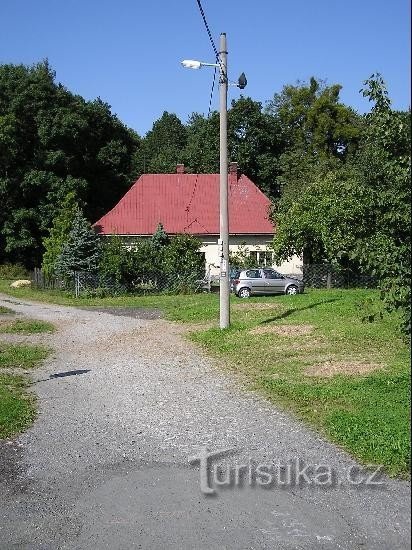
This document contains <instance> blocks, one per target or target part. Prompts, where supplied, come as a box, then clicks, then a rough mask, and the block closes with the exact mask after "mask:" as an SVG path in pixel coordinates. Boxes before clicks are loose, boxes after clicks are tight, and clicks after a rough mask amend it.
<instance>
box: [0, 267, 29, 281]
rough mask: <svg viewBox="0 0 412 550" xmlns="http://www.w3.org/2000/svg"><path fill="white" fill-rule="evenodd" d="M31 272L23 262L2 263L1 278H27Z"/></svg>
mask: <svg viewBox="0 0 412 550" xmlns="http://www.w3.org/2000/svg"><path fill="white" fill-rule="evenodd" d="M28 277H29V272H28V271H27V269H25V268H24V267H23V266H22V265H21V264H3V265H0V279H6V280H10V279H27V278H28Z"/></svg>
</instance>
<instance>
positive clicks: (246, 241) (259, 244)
mask: <svg viewBox="0 0 412 550" xmlns="http://www.w3.org/2000/svg"><path fill="white" fill-rule="evenodd" d="M199 238H200V239H201V241H202V242H203V246H202V247H201V248H200V251H201V252H203V253H204V254H205V259H206V269H209V267H210V273H211V274H212V275H218V274H219V261H220V260H219V248H218V243H217V241H218V237H213V236H208V235H205V236H201V237H199ZM271 243H272V239H270V240H269V239H268V238H267V237H266V236H259V235H240V236H233V235H232V236H231V237H230V239H229V250H230V252H233V253H236V252H237V251H238V249H239V247H242V246H243V245H244V246H245V247H246V248H247V249H248V251H249V252H265V251H266V250H268V251H270V244H271ZM302 265H303V261H302V258H300V257H299V256H293V257H292V258H291V259H290V260H289V261H287V262H283V263H281V264H280V265H276V264H273V265H272V267H273V268H275V269H277V270H278V271H279V272H280V273H283V274H285V275H301V274H302Z"/></svg>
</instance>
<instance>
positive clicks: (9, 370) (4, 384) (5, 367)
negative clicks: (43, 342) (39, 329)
mask: <svg viewBox="0 0 412 550" xmlns="http://www.w3.org/2000/svg"><path fill="white" fill-rule="evenodd" d="M48 354H49V350H48V349H47V348H45V347H43V346H31V345H30V346H29V345H23V344H16V345H14V344H5V343H3V342H0V439H3V438H6V437H11V436H14V435H16V434H17V433H19V432H21V431H23V430H24V429H25V428H27V427H28V426H29V425H30V424H31V423H32V421H33V419H34V418H35V416H36V403H35V398H34V396H33V395H32V394H30V393H28V392H27V388H28V386H29V383H30V382H29V380H28V378H27V377H26V376H23V373H22V374H16V372H15V371H16V370H19V369H24V370H26V369H32V368H34V367H36V366H37V365H38V364H39V363H40V362H41V361H43V360H44V359H45V358H46V357H47V356H48Z"/></svg>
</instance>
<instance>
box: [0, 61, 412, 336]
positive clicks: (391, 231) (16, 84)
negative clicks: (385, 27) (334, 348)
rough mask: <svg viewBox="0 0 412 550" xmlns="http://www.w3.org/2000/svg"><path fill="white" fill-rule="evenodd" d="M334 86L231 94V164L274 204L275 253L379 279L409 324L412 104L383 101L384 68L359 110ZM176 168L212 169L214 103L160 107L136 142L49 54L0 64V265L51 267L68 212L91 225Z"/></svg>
mask: <svg viewBox="0 0 412 550" xmlns="http://www.w3.org/2000/svg"><path fill="white" fill-rule="evenodd" d="M340 90H341V86H340V85H339V84H332V85H327V84H326V83H325V82H322V81H320V80H317V79H315V78H311V79H310V81H309V82H298V83H296V84H294V85H285V86H284V87H283V89H282V90H281V91H280V92H278V93H275V94H274V96H273V97H272V98H271V99H270V100H269V101H268V102H267V103H266V104H265V105H263V104H262V103H260V102H258V101H254V100H253V99H251V98H250V97H240V98H239V99H238V100H234V101H232V104H231V106H230V110H229V114H228V126H229V133H228V155H229V159H230V160H231V161H236V162H237V163H238V165H239V168H240V170H241V172H243V173H244V174H246V175H247V176H249V177H250V178H251V179H252V180H253V181H254V182H255V183H256V184H257V185H258V187H260V189H262V190H263V191H264V192H265V193H266V194H267V195H268V196H269V197H270V198H271V200H272V204H273V208H272V215H273V221H274V223H275V225H276V236H275V239H274V251H275V253H276V256H277V258H278V259H279V260H281V259H285V258H287V257H290V256H291V255H292V254H295V253H297V254H303V256H304V259H305V261H306V262H328V263H333V264H334V265H335V266H336V267H337V268H339V267H342V268H346V267H348V266H350V267H351V268H352V269H359V270H360V271H362V270H364V271H369V272H371V273H373V274H375V275H376V276H377V277H378V279H379V280H380V284H381V289H382V293H383V297H384V299H385V300H386V302H385V303H386V305H387V306H388V307H389V308H395V309H400V311H401V312H402V315H403V322H404V326H406V327H407V326H409V327H410V306H407V305H406V304H407V302H408V301H409V297H410V290H408V289H409V288H410V268H409V265H410V208H409V201H410V153H409V151H410V111H408V112H398V111H394V110H393V109H392V108H391V103H390V100H389V97H388V92H387V90H386V88H385V84H384V82H383V80H382V78H381V76H380V75H372V77H371V78H369V79H368V80H367V81H365V83H364V87H363V89H362V90H361V92H362V93H363V95H364V96H366V97H368V98H369V100H370V101H371V102H372V108H371V111H370V113H368V114H367V115H359V114H358V113H357V112H355V111H354V110H353V109H352V108H351V107H348V106H346V105H344V104H343V103H342V102H341V101H340V97H339V96H340ZM179 163H184V164H185V167H186V170H187V171H188V172H192V173H197V172H199V173H210V172H212V173H216V172H218V170H219V115H218V113H217V112H212V113H211V114H210V116H208V117H206V116H203V115H201V114H198V113H194V114H193V115H192V116H191V117H190V118H189V120H188V121H187V122H186V123H184V122H182V121H181V120H180V119H179V118H178V117H177V116H176V115H175V114H172V113H168V112H164V113H163V115H162V116H161V117H160V118H159V120H157V121H155V122H154V124H153V127H152V129H151V130H150V131H149V132H147V134H146V135H145V136H143V137H140V136H138V135H137V133H136V132H134V131H133V130H131V129H130V128H127V127H126V126H125V125H124V124H123V123H122V122H121V121H120V120H119V119H118V118H117V117H116V116H115V115H113V114H112V113H111V110H110V106H109V105H107V104H106V103H104V102H103V101H101V100H100V99H96V100H94V101H85V100H84V99H83V98H82V97H80V96H78V95H75V94H73V93H71V92H70V91H69V90H67V89H66V88H65V87H64V86H62V85H61V84H58V83H56V81H55V73H54V72H53V70H52V69H51V67H50V66H49V64H48V62H47V61H45V62H42V63H39V64H37V65H34V66H31V67H27V66H23V65H1V66H0V202H1V209H0V263H4V262H6V261H7V262H13V263H17V262H20V263H22V264H24V265H25V266H27V267H32V266H34V265H40V263H41V262H42V256H43V252H44V250H45V247H46V264H47V254H49V255H50V254H52V255H53V254H54V253H55V252H53V246H56V244H55V242H54V241H53V239H56V235H57V233H58V232H59V231H60V233H59V235H60V237H59V238H60V241H59V239H57V241H58V242H59V243H60V244H59V246H58V247H57V249H58V250H59V251H60V252H61V246H62V242H61V241H62V240H64V235H65V232H64V231H63V230H62V229H61V228H62V227H63V226H64V227H66V229H67V227H68V226H69V225H70V224H71V223H72V221H73V220H72V219H71V218H70V215H69V214H70V212H73V211H74V210H76V208H80V209H81V211H82V212H83V213H84V215H85V216H86V219H87V220H88V221H89V222H91V223H93V222H94V221H96V220H97V219H98V218H99V217H100V216H101V215H102V214H104V213H105V212H107V211H108V210H109V209H110V208H112V207H113V206H114V205H115V203H116V202H117V201H118V200H119V199H120V197H121V196H122V195H123V194H124V193H125V191H126V190H127V189H128V188H129V187H130V186H131V184H132V183H133V182H134V181H135V180H136V179H137V178H138V177H139V175H140V174H143V173H170V172H171V173H173V172H175V169H176V164H179ZM65 205H66V206H65ZM65 209H66V210H65ZM73 209H74V210H73ZM56 220H57V222H56ZM56 223H57V229H56ZM59 224H60V225H59ZM59 227H60V229H59ZM53 228H54V229H53ZM50 231H52V232H53V231H54V233H53V239H52V243H50V241H47V239H50V238H51V233H50ZM56 231H57V233H56ZM62 231H63V232H62ZM66 237H67V234H66ZM57 241H56V242H57ZM53 243H54V244H53ZM50 244H52V245H53V246H52V247H51V248H50ZM59 247H60V248H59ZM57 249H56V250H57ZM60 252H59V253H60ZM408 308H409V309H408Z"/></svg>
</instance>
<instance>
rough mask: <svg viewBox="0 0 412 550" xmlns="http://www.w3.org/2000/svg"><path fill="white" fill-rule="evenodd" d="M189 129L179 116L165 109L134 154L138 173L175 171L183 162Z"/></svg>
mask: <svg viewBox="0 0 412 550" xmlns="http://www.w3.org/2000/svg"><path fill="white" fill-rule="evenodd" d="M186 142H187V130H186V127H185V126H184V124H183V123H182V122H181V120H180V119H179V117H177V116H176V115H175V114H173V113H168V112H167V111H165V112H164V113H163V115H162V116H161V117H160V118H159V119H158V120H157V121H156V122H155V123H154V124H153V128H152V129H151V130H150V131H149V132H147V134H146V136H145V137H144V139H143V141H142V144H141V148H140V150H139V151H137V153H136V154H135V156H134V169H135V172H136V173H139V174H143V173H152V174H157V173H159V174H164V173H166V174H167V173H174V172H175V171H176V164H179V163H181V162H182V158H183V157H182V151H183V150H184V148H185V147H186Z"/></svg>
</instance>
